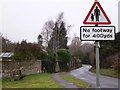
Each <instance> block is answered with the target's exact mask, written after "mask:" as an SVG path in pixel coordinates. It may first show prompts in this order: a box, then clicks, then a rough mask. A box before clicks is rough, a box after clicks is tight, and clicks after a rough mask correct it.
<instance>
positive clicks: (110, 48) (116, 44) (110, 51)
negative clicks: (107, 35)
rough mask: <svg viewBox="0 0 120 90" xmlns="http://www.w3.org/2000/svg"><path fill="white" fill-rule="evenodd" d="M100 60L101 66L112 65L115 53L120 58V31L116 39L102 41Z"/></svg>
mask: <svg viewBox="0 0 120 90" xmlns="http://www.w3.org/2000/svg"><path fill="white" fill-rule="evenodd" d="M100 44H101V48H100V62H101V67H105V68H107V67H111V66H112V63H113V60H115V55H117V57H118V58H120V32H119V33H117V34H115V40H114V41H101V43H100Z"/></svg>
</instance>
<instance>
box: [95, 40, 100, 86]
mask: <svg viewBox="0 0 120 90" xmlns="http://www.w3.org/2000/svg"><path fill="white" fill-rule="evenodd" d="M95 47H96V88H100V63H99V48H100V43H99V41H96V42H95Z"/></svg>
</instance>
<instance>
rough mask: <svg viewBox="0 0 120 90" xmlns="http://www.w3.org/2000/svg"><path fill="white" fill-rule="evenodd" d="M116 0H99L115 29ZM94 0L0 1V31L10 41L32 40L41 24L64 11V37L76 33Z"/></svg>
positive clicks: (116, 15)
mask: <svg viewBox="0 0 120 90" xmlns="http://www.w3.org/2000/svg"><path fill="white" fill-rule="evenodd" d="M118 1H119V0H99V2H100V4H101V5H102V7H103V9H104V11H105V12H106V14H107V15H108V17H109V18H110V20H111V25H114V26H116V29H117V28H118ZM93 3H94V0H2V1H1V3H0V19H1V21H0V32H2V33H3V36H7V38H9V39H10V40H11V41H16V42H17V41H21V40H23V39H26V40H27V41H28V42H36V41H37V39H36V38H37V36H38V34H39V33H40V32H41V29H42V27H43V25H44V23H45V22H46V21H48V20H50V19H53V20H55V18H56V17H57V15H58V14H59V13H60V12H64V17H65V21H66V24H67V25H73V27H72V28H71V29H70V33H69V35H68V36H70V37H71V38H72V37H73V36H74V34H75V33H76V34H77V36H80V33H79V32H80V26H82V25H83V20H84V19H85V17H86V15H87V14H88V12H89V10H90V9H91V7H92V5H93Z"/></svg>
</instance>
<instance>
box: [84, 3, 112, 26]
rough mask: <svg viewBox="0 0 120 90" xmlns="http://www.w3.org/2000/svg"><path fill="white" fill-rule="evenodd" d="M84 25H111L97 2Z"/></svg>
mask: <svg viewBox="0 0 120 90" xmlns="http://www.w3.org/2000/svg"><path fill="white" fill-rule="evenodd" d="M83 23H84V24H111V22H110V20H109V18H108V16H107V14H106V13H105V11H104V10H103V8H102V6H101V5H100V3H99V2H95V3H94V4H93V6H92V8H91V9H90V11H89V13H88V14H87V16H86V18H85V20H84V22H83Z"/></svg>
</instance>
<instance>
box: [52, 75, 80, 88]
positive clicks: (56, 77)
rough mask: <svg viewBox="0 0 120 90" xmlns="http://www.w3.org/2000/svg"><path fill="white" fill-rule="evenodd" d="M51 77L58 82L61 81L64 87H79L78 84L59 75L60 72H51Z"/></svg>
mask: <svg viewBox="0 0 120 90" xmlns="http://www.w3.org/2000/svg"><path fill="white" fill-rule="evenodd" d="M51 77H52V78H53V79H54V80H55V81H56V82H57V83H59V84H60V85H61V86H63V87H64V88H79V87H77V86H76V85H74V84H73V83H70V82H68V81H67V80H65V79H63V78H62V77H60V76H59V74H58V73H53V74H51Z"/></svg>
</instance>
